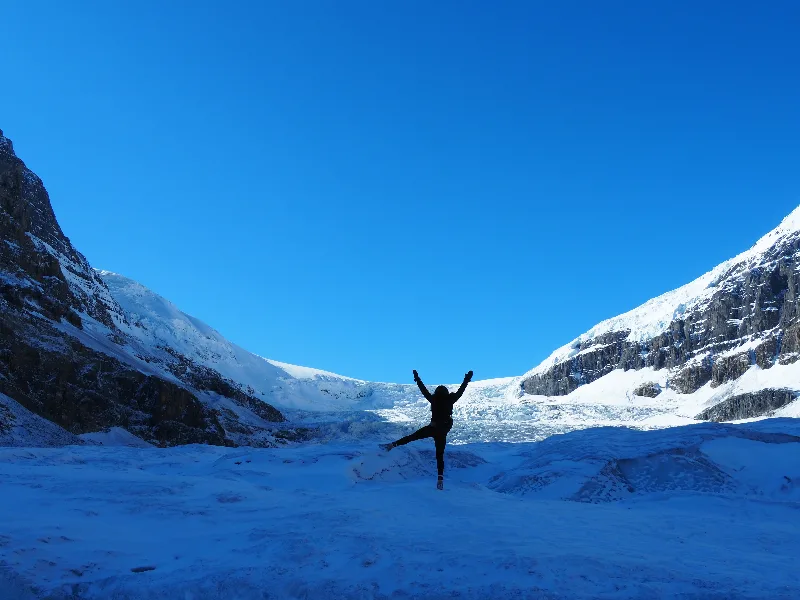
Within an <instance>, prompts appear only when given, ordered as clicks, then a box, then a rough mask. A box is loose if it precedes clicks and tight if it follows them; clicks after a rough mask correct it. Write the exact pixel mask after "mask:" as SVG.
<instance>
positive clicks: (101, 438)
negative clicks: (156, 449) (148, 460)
mask: <svg viewBox="0 0 800 600" xmlns="http://www.w3.org/2000/svg"><path fill="white" fill-rule="evenodd" d="M78 437H80V438H81V439H83V440H86V441H88V442H91V443H94V444H97V445H98V446H128V447H131V448H152V444H148V443H147V442H145V441H144V440H143V439H141V438H138V437H136V436H135V435H133V434H132V433H131V432H130V431H128V430H127V429H124V428H122V427H111V428H110V429H108V430H106V431H95V432H93V433H83V434H81V435H79V436H78Z"/></svg>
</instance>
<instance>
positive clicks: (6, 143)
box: [0, 129, 14, 154]
mask: <svg viewBox="0 0 800 600" xmlns="http://www.w3.org/2000/svg"><path fill="white" fill-rule="evenodd" d="M0 152H8V153H9V154H14V144H13V143H11V140H10V139H8V138H7V137H6V136H5V135H3V130H2V129H0Z"/></svg>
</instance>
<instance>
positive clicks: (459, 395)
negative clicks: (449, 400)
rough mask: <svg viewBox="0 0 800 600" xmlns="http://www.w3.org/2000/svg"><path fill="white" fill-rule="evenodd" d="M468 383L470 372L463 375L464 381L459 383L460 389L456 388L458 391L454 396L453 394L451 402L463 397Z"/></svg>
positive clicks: (470, 379)
mask: <svg viewBox="0 0 800 600" xmlns="http://www.w3.org/2000/svg"><path fill="white" fill-rule="evenodd" d="M470 381H472V371H470V372H469V373H467V374H466V375H464V381H463V382H462V383H461V387H460V388H458V391H457V392H456V393H455V394H453V402H458V400H459V399H460V398H461V396H463V395H464V391H465V390H466V389H467V386H468V385H469V382H470Z"/></svg>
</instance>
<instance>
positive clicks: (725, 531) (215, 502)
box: [0, 419, 800, 600]
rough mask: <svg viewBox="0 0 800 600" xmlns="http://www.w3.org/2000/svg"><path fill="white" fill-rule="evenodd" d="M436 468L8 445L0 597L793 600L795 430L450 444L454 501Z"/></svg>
mask: <svg viewBox="0 0 800 600" xmlns="http://www.w3.org/2000/svg"><path fill="white" fill-rule="evenodd" d="M434 462H435V461H434V456H433V448H432V444H431V443H430V442H429V441H423V442H417V443H416V444H414V445H412V446H407V447H404V448H398V449H396V450H394V451H392V452H391V453H389V454H381V453H378V452H376V451H375V446H374V440H373V439H370V440H369V441H365V442H362V443H354V442H347V441H338V442H337V441H332V442H329V443H325V444H310V445H304V446H296V447H290V448H280V449H257V450H251V449H230V448H220V447H204V446H187V447H179V448H172V449H159V448H131V447H113V446H67V447H62V448H5V449H0V482H1V483H0V489H2V492H3V493H2V494H0V565H2V564H4V565H5V568H3V567H0V598H4V599H5V600H7V599H9V598H13V599H14V600H17V599H27V598H35V597H45V596H47V597H48V598H52V599H58V598H64V599H66V598H72V599H76V598H80V599H95V598H104V599H105V598H114V599H120V600H121V599H153V600H155V599H159V600H160V599H163V598H178V599H181V600H184V599H189V600H201V599H209V600H211V599H215V600H220V599H223V600H228V599H237V600H247V599H251V598H258V599H263V598H305V599H313V598H324V599H336V598H365V599H366V598H386V599H389V598H392V599H411V598H476V599H477V598H481V599H493V598H502V599H504V600H505V599H507V598H609V599H610V598H647V599H654V598H695V599H700V598H715V599H722V598H725V599H730V598H742V599H743V598H785V599H790V598H792V599H794V598H798V597H800V574H799V573H798V571H797V568H796V566H797V564H796V561H797V557H798V556H800V519H798V518H797V515H798V510H800V422H798V421H796V420H794V419H773V420H767V421H760V422H757V423H751V424H746V425H717V424H709V423H702V424H697V425H694V426H690V427H680V428H675V429H663V430H654V431H636V430H630V429H626V428H596V429H587V430H582V431H575V432H572V433H568V434H565V435H556V436H552V437H550V438H548V439H546V440H544V441H542V442H539V443H519V444H503V443H481V442H473V443H469V444H462V445H453V446H449V447H448V454H447V485H446V489H445V491H444V492H439V491H437V490H436V489H435V487H434V480H435V476H434V473H435V470H434V469H435V466H434ZM2 586H5V588H3V587H2ZM29 586H33V587H34V588H35V591H30V587H29ZM12 594H14V595H13V596H12Z"/></svg>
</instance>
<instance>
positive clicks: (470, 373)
mask: <svg viewBox="0 0 800 600" xmlns="http://www.w3.org/2000/svg"><path fill="white" fill-rule="evenodd" d="M464 381H472V371H470V372H469V373H467V374H466V375H464Z"/></svg>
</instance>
